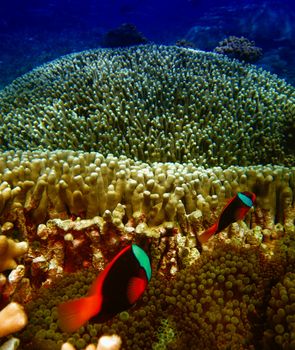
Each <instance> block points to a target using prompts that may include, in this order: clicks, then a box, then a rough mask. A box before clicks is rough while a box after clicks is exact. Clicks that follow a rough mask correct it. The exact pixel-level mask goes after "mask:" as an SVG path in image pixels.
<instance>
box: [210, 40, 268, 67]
mask: <svg viewBox="0 0 295 350" xmlns="http://www.w3.org/2000/svg"><path fill="white" fill-rule="evenodd" d="M214 51H215V52H217V53H222V54H224V55H227V56H229V57H231V58H237V59H239V60H243V61H246V62H251V63H254V62H256V61H258V60H259V58H261V56H262V49H261V48H260V47H257V46H255V43H254V41H250V40H249V39H247V38H244V37H240V38H238V37H236V36H233V35H232V36H229V37H228V38H225V39H224V40H222V41H221V42H220V43H219V44H218V46H217V47H216V48H215V49H214Z"/></svg>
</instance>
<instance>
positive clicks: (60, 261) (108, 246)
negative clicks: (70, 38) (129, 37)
mask: <svg viewBox="0 0 295 350" xmlns="http://www.w3.org/2000/svg"><path fill="white" fill-rule="evenodd" d="M294 98H295V97H294V88H293V87H291V86H289V85H288V84H286V83H285V82H284V81H281V80H279V79H278V78H276V77H275V76H272V75H271V74H269V73H266V72H264V71H262V70H259V69H256V68H255V67H253V66H250V65H243V64H242V63H239V62H237V61H231V60H229V59H227V58H222V57H221V56H220V55H217V54H213V53H204V52H200V51H197V50H192V49H184V48H175V47H169V48H168V47H158V46H144V47H134V48H130V49H124V50H123V49H118V50H93V51H88V52H84V53H77V54H73V55H70V56H67V57H64V58H61V59H59V60H57V61H54V62H52V63H50V64H48V65H44V66H42V67H40V68H38V69H36V70H34V71H33V72H31V73H29V74H27V75H25V76H24V77H22V78H19V79H18V80H16V81H15V82H14V83H13V84H11V85H10V86H8V87H7V88H6V89H5V90H3V91H2V92H1V93H0V104H1V106H0V107H1V108H0V120H1V126H0V138H1V142H0V149H1V150H2V153H1V154H0V225H1V231H2V232H1V235H0V258H1V259H0V260H1V261H0V271H1V273H0V292H1V309H3V308H4V307H5V306H6V305H10V303H11V302H16V303H19V304H21V305H23V306H24V310H25V312H26V314H27V316H28V324H27V326H26V327H25V328H24V329H23V330H22V331H20V332H19V333H17V334H14V335H15V336H17V337H18V338H19V340H20V349H24V350H29V349H30V350H34V349H38V350H46V349H51V350H55V349H60V348H61V347H62V346H63V347H66V348H67V347H68V348H69V347H72V346H74V347H75V348H76V349H85V348H86V347H87V346H88V345H89V344H91V343H92V344H95V345H96V344H97V342H98V339H99V338H100V337H101V336H103V335H118V336H119V337H120V339H121V341H122V345H121V348H122V349H128V350H129V349H141V350H145V349H149V350H150V349H171V350H173V349H180V350H181V349H188V348H189V349H197V350H198V349H218V350H226V349H239V350H242V349H243V350H254V349H264V350H266V349H268V348H269V344H276V345H275V346H276V348H275V349H280V348H282V349H292V348H293V347H294V337H293V334H294V328H293V326H294V322H293V321H294V320H293V316H292V312H293V308H294V300H293V299H294V286H293V278H294V273H293V272H294V267H295V224H294V223H295V202H294V198H295V168H294V166H292V165H293V164H294V150H293V148H292V147H290V145H291V144H292V143H291V142H290V140H291V139H292V137H293V135H292V132H289V131H290V130H291V129H292V128H291V127H290V125H293V119H294ZM286 130H288V134H286V135H285V131H286ZM285 136H286V137H285ZM109 152H111V153H109ZM245 191H246V192H252V193H254V194H255V196H256V201H255V203H254V208H252V204H251V209H250V210H249V211H248V212H247V215H246V213H245V215H246V216H245V215H244V216H243V220H238V218H237V219H236V217H235V220H234V222H232V223H231V224H230V225H229V226H228V227H226V228H222V230H221V231H220V232H218V233H217V234H216V235H214V237H212V238H211V239H209V241H208V242H206V243H204V244H201V243H200V241H201V240H200V239H199V238H200V235H201V234H202V232H204V231H206V230H207V229H208V228H209V227H211V226H212V225H214V223H216V221H217V220H218V218H219V216H220V213H221V211H222V209H223V208H224V207H225V206H226V204H227V203H228V201H229V199H230V198H232V197H234V196H235V195H236V194H237V193H238V192H245ZM253 198H255V197H254V196H253ZM249 208H250V206H249ZM249 208H248V209H249ZM131 243H134V244H136V245H138V246H139V247H142V248H143V249H144V250H145V251H146V253H147V254H148V255H149V256H150V259H151V265H152V279H151V281H150V283H149V285H148V288H147V289H146V291H145V292H144V294H143V295H142V297H141V298H139V300H138V301H137V302H136V304H135V305H134V306H133V307H131V308H130V309H128V310H124V311H122V312H121V313H120V314H118V315H116V316H115V317H114V318H112V319H111V320H109V321H107V322H104V323H96V321H95V319H90V320H89V322H88V323H85V325H84V326H82V327H81V328H79V329H78V330H77V331H75V332H73V333H65V332H62V331H61V329H60V327H59V322H58V318H57V316H58V313H57V307H58V305H59V304H60V303H63V302H64V301H67V300H69V299H72V298H76V297H81V296H85V295H86V294H87V291H88V289H89V286H90V284H91V283H92V281H93V279H95V278H96V276H97V275H98V274H99V273H100V272H101V271H102V270H103V269H104V268H105V267H106V265H107V264H108V263H109V262H110V261H111V260H112V259H113V258H114V256H116V254H117V253H118V252H119V251H120V250H121V249H122V248H123V247H126V245H128V244H131ZM0 323H1V322H0ZM12 333H14V331H13V332H12ZM7 334H9V333H7ZM117 339H119V338H117ZM5 340H7V338H6V337H3V338H2V339H1V343H2V342H4V341H5ZM64 344H67V345H64Z"/></svg>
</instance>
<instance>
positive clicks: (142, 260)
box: [58, 244, 152, 332]
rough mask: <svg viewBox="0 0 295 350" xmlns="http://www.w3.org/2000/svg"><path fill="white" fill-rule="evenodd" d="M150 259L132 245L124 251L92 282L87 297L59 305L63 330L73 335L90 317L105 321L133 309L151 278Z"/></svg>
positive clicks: (137, 247)
mask: <svg viewBox="0 0 295 350" xmlns="http://www.w3.org/2000/svg"><path fill="white" fill-rule="evenodd" d="M151 275H152V270H151V264H150V259H149V257H148V256H147V254H146V253H145V251H144V250H143V249H141V248H140V247H139V246H137V245H135V244H132V245H128V246H127V247H125V248H124V249H122V250H121V251H120V252H119V253H118V254H117V255H116V256H115V257H114V258H113V260H112V261H111V262H110V263H109V264H108V265H107V266H106V268H105V269H104V270H103V271H102V272H101V273H100V274H99V275H98V276H97V278H96V279H95V280H94V282H93V283H92V286H91V287H90V290H89V292H88V295H87V296H85V297H83V298H79V299H74V300H71V301H67V302H65V303H62V304H60V305H59V306H58V319H59V325H60V328H61V329H62V330H63V331H64V332H74V331H75V330H77V329H78V328H80V327H81V326H82V325H83V324H84V323H86V322H87V321H88V320H89V319H90V318H93V320H94V321H95V322H98V323H99V322H105V321H107V320H109V319H110V318H112V317H113V316H115V315H116V314H117V313H119V312H121V311H124V310H126V309H128V308H130V307H131V306H132V305H133V304H134V303H135V302H136V301H137V300H138V299H139V298H140V296H141V295H142V294H143V292H144V291H145V289H146V287H147V285H148V282H149V281H150V279H151Z"/></svg>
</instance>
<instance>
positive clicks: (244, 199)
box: [237, 192, 253, 208]
mask: <svg viewBox="0 0 295 350" xmlns="http://www.w3.org/2000/svg"><path fill="white" fill-rule="evenodd" d="M237 195H238V197H239V199H240V200H241V201H242V203H243V204H244V205H246V206H247V207H249V208H251V207H252V206H253V201H252V199H251V198H250V197H248V196H247V195H246V194H244V193H242V192H238V194H237Z"/></svg>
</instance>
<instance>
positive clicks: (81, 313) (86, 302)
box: [58, 295, 101, 332]
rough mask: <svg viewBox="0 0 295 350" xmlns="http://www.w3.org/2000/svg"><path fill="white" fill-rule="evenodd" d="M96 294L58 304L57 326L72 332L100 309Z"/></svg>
mask: <svg viewBox="0 0 295 350" xmlns="http://www.w3.org/2000/svg"><path fill="white" fill-rule="evenodd" d="M100 307H101V305H100V304H99V298H98V296H97V295H91V296H87V297H85V298H80V299H74V300H70V301H67V302H65V303H62V304H60V305H59V306H58V319H59V326H60V328H61V329H62V331H64V332H74V331H75V330H77V329H78V328H80V327H81V326H83V324H84V323H85V322H87V321H88V320H89V319H90V318H91V317H93V316H94V315H96V314H97V313H98V312H99V310H100Z"/></svg>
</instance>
